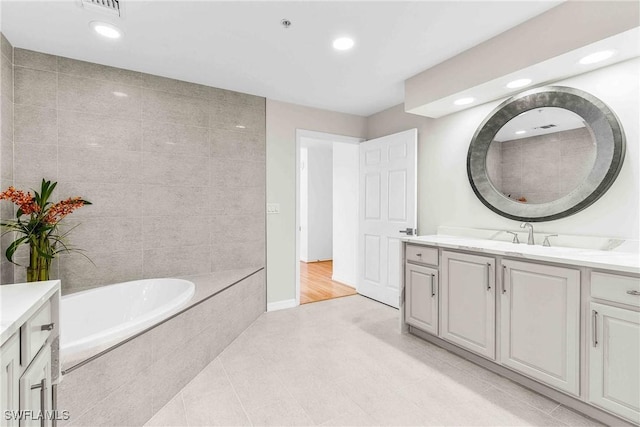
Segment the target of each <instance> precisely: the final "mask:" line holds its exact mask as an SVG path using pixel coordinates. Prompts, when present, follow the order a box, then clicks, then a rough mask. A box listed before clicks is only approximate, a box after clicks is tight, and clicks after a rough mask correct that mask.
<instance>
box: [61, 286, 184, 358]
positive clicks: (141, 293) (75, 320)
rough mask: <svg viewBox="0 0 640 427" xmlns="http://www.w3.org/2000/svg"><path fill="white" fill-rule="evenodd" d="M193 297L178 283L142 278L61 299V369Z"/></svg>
mask: <svg viewBox="0 0 640 427" xmlns="http://www.w3.org/2000/svg"><path fill="white" fill-rule="evenodd" d="M194 292H195V285H194V284H193V283H192V282H189V281H186V280H181V279H145V280H135V281H132V282H124V283H118V284H115V285H108V286H102V287H100V288H96V289H90V290H88V291H83V292H78V293H75V294H71V295H65V296H63V297H62V300H61V307H60V353H61V359H62V360H61V361H62V366H63V369H64V368H67V367H70V366H71V365H73V364H75V363H77V362H81V361H82V360H84V359H86V358H88V357H91V356H93V355H95V354H97V353H99V352H101V351H102V350H105V349H107V348H109V347H111V346H113V345H115V344H117V343H119V342H122V341H123V340H125V339H126V338H128V337H130V336H132V335H135V334H136V333H138V332H141V331H143V330H144V329H146V328H149V327H150V326H153V325H154V324H156V323H158V322H160V321H161V320H162V319H165V318H167V317H169V316H170V315H172V314H174V313H176V312H178V311H179V310H180V308H182V307H184V306H185V305H186V304H187V302H188V301H189V300H190V299H191V297H192V296H193V294H194Z"/></svg>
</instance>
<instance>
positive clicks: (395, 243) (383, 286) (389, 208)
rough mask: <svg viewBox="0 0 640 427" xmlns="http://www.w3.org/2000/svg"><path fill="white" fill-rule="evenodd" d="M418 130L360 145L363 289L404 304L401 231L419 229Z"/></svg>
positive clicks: (360, 270)
mask: <svg viewBox="0 0 640 427" xmlns="http://www.w3.org/2000/svg"><path fill="white" fill-rule="evenodd" d="M417 141H418V131H417V129H412V130H408V131H405V132H400V133H396V134H393V135H389V136H385V137H382V138H377V139H372V140H369V141H365V142H363V143H362V144H360V227H359V228H360V229H359V245H358V246H359V249H358V264H359V265H358V288H357V289H358V292H359V293H360V294H362V295H365V296H367V297H369V298H373V299H375V300H377V301H380V302H383V303H385V304H388V305H390V306H393V307H396V308H397V307H399V299H400V292H399V290H400V282H401V280H402V266H401V258H402V256H401V250H402V245H401V242H400V238H401V237H403V236H405V235H406V234H403V233H402V232H401V231H406V230H407V228H410V229H413V230H415V228H416V222H417V221H416V217H417V215H416V208H417V206H416V198H417V189H416V162H417Z"/></svg>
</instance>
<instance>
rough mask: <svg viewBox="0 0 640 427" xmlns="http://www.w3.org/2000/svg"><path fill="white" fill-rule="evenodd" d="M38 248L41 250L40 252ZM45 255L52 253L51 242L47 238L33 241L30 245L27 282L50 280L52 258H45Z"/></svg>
mask: <svg viewBox="0 0 640 427" xmlns="http://www.w3.org/2000/svg"><path fill="white" fill-rule="evenodd" d="M38 248H39V249H40V250H38ZM43 253H45V254H48V253H50V251H49V242H48V241H47V239H46V237H42V238H40V239H37V240H32V241H31V242H30V243H29V267H27V282H39V281H43V280H49V270H50V268H51V258H47V257H46V256H43V255H42V254H43Z"/></svg>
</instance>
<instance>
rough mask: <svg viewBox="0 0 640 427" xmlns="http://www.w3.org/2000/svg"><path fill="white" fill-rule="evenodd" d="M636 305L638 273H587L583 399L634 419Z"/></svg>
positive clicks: (638, 409)
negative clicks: (586, 391)
mask: <svg viewBox="0 0 640 427" xmlns="http://www.w3.org/2000/svg"><path fill="white" fill-rule="evenodd" d="M614 304H615V305H617V306H615V305H614ZM622 305H624V307H623V306H622ZM639 308H640V279H638V278H632V277H627V276H618V275H612V274H606V273H599V272H594V273H592V274H591V301H590V303H589V309H590V310H589V315H590V317H589V320H590V321H589V323H588V334H587V336H588V338H589V343H588V346H589V347H588V348H589V350H588V352H589V401H590V402H591V403H593V404H594V405H596V406H599V407H601V408H604V409H606V410H609V411H611V412H613V413H616V414H619V415H621V416H622V417H624V418H626V419H628V420H630V421H632V422H634V423H636V424H640V363H639V361H640V312H638V309H639Z"/></svg>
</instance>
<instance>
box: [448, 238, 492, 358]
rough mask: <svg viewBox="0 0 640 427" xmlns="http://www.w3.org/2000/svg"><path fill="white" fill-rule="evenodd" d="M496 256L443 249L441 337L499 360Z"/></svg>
mask: <svg viewBox="0 0 640 427" xmlns="http://www.w3.org/2000/svg"><path fill="white" fill-rule="evenodd" d="M495 265H496V261H495V258H492V257H486V256H479V255H470V254H464V253H458V252H450V251H442V265H441V269H442V276H441V292H440V301H441V303H440V304H441V323H440V337H441V338H443V339H445V340H447V341H451V342H453V343H455V344H457V345H459V346H461V347H464V348H466V349H468V350H471V351H473V352H475V353H478V354H480V355H482V356H485V357H488V358H489V359H493V360H495V337H496V318H495V308H496V300H495V271H496V270H495Z"/></svg>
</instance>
